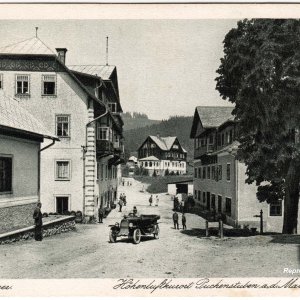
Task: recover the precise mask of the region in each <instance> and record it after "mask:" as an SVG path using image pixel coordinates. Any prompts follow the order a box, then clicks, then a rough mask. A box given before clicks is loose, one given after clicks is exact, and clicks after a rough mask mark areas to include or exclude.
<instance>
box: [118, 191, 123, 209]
mask: <svg viewBox="0 0 300 300" xmlns="http://www.w3.org/2000/svg"><path fill="white" fill-rule="evenodd" d="M122 207H123V196H122V194H121V195H120V200H119V212H122Z"/></svg>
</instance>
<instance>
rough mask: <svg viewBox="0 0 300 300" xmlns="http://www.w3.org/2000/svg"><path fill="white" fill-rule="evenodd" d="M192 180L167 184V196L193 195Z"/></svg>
mask: <svg viewBox="0 0 300 300" xmlns="http://www.w3.org/2000/svg"><path fill="white" fill-rule="evenodd" d="M193 186H194V182H193V179H186V180H180V181H176V182H170V183H168V194H169V195H172V196H175V195H177V194H187V195H193V192H194V191H193Z"/></svg>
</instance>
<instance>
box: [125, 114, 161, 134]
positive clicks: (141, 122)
mask: <svg viewBox="0 0 300 300" xmlns="http://www.w3.org/2000/svg"><path fill="white" fill-rule="evenodd" d="M122 118H123V121H124V130H131V129H136V128H140V127H145V126H150V125H153V124H157V123H159V122H160V121H159V120H150V119H149V118H148V116H147V115H146V114H141V113H137V112H133V113H130V112H126V113H123V114H122Z"/></svg>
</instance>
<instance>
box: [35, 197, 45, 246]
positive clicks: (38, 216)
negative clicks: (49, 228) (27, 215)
mask: <svg viewBox="0 0 300 300" xmlns="http://www.w3.org/2000/svg"><path fill="white" fill-rule="evenodd" d="M41 207H42V203H41V202H38V203H37V205H36V208H35V210H34V212H33V219H34V224H35V228H34V238H35V240H36V241H41V240H42V239H43V233H42V227H43V215H42V212H41Z"/></svg>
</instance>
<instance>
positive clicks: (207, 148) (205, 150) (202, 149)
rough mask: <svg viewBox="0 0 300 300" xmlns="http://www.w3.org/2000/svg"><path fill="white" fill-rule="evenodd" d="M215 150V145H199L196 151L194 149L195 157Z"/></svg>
mask: <svg viewBox="0 0 300 300" xmlns="http://www.w3.org/2000/svg"><path fill="white" fill-rule="evenodd" d="M215 150H216V149H215V145H206V146H202V147H199V148H198V149H195V151H194V158H197V157H200V156H202V155H204V154H208V153H211V152H213V151H215Z"/></svg>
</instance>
